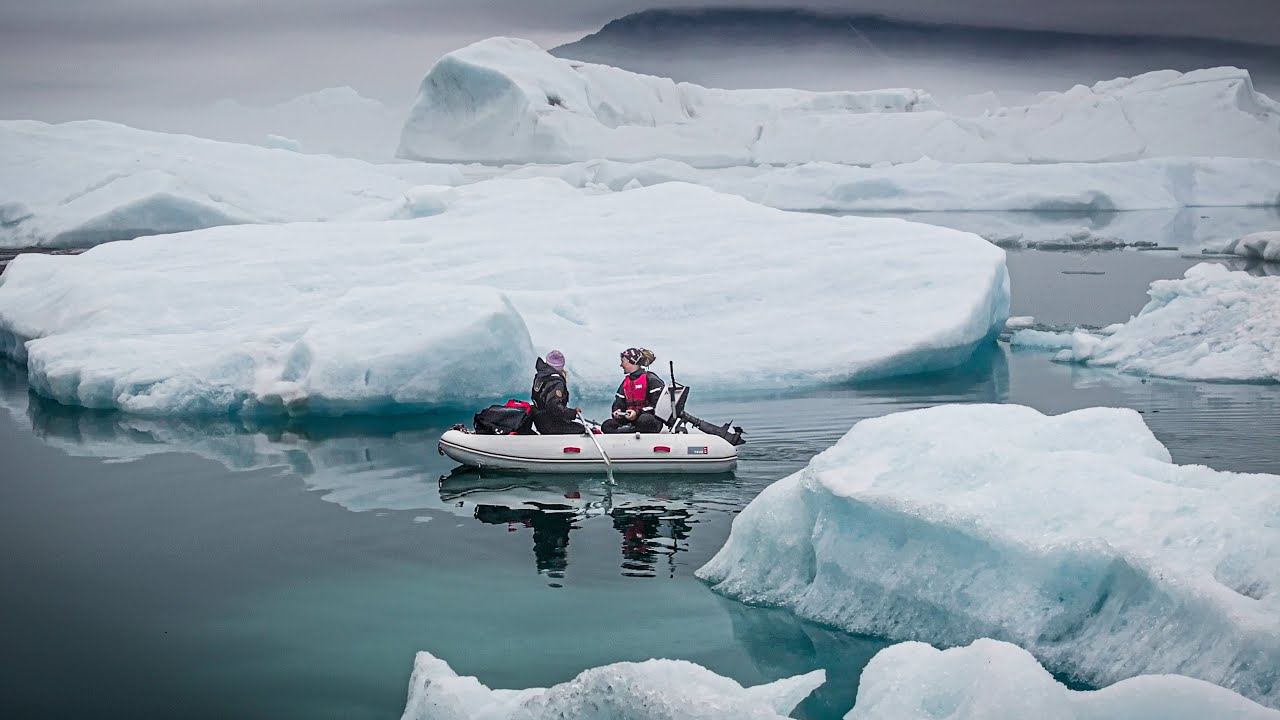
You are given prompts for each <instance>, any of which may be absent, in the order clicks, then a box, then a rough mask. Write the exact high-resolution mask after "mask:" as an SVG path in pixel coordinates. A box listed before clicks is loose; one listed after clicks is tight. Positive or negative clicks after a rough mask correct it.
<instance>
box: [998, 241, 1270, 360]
mask: <svg viewBox="0 0 1280 720" xmlns="http://www.w3.org/2000/svg"><path fill="white" fill-rule="evenodd" d="M1147 294H1148V295H1150V296H1151V300H1150V301H1149V302H1148V303H1147V304H1146V305H1145V306H1144V307H1143V308H1142V310H1141V311H1139V312H1138V314H1137V315H1135V316H1134V317H1132V318H1130V319H1129V321H1128V322H1125V323H1121V324H1119V326H1118V327H1116V328H1114V331H1113V332H1111V333H1110V334H1108V335H1105V336H1103V335H1101V334H1095V333H1089V332H1085V331H1081V330H1077V331H1075V332H1073V333H1071V334H1070V335H1069V336H1065V335H1061V334H1060V335H1058V336H1057V339H1056V340H1051V339H1048V338H1045V337H1039V336H1032V335H1029V334H1026V333H1028V332H1035V331H1025V330H1024V331H1019V333H1017V334H1015V335H1014V337H1013V340H1012V342H1013V343H1014V344H1015V345H1035V346H1039V347H1042V348H1053V347H1056V348H1061V352H1060V353H1058V354H1057V355H1055V356H1054V359H1055V360H1058V361H1061V362H1078V363H1085V364H1088V365H1094V366H1101V367H1114V368H1116V369H1118V370H1120V371H1122V372H1127V373H1134V374H1138V375H1154V376H1158V377H1167V378H1178V379H1183V380H1211V381H1218V382H1266V383H1273V382H1280V277H1274V276H1262V277H1255V276H1253V275H1250V274H1249V273H1248V272H1245V271H1240V270H1237V271H1232V270H1228V269H1227V268H1225V267H1223V266H1221V265H1218V264H1216V263H1200V264H1199V265H1196V266H1195V267H1192V268H1189V269H1188V270H1187V271H1186V273H1185V274H1184V275H1183V277H1182V278H1181V279H1175V280H1157V281H1155V282H1153V283H1151V288H1150V289H1149V290H1148V291H1147Z"/></svg>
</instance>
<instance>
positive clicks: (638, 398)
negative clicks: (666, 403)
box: [622, 371, 649, 412]
mask: <svg viewBox="0 0 1280 720" xmlns="http://www.w3.org/2000/svg"><path fill="white" fill-rule="evenodd" d="M622 394H623V397H624V398H625V399H626V402H627V409H628V410H632V409H634V410H636V411H637V412H638V411H639V410H640V408H643V407H645V406H647V405H648V404H649V373H648V371H645V372H642V373H640V377H638V378H635V379H634V380H633V379H631V376H630V375H628V376H626V377H624V378H622Z"/></svg>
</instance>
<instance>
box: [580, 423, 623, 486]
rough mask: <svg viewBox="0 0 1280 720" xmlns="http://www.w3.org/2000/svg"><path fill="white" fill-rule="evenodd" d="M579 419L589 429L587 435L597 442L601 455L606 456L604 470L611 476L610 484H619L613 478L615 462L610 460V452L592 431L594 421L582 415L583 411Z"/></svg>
mask: <svg viewBox="0 0 1280 720" xmlns="http://www.w3.org/2000/svg"><path fill="white" fill-rule="evenodd" d="M578 419H579V420H581V421H582V426H583V428H584V429H586V431H587V437H589V438H591V442H593V443H595V445H596V449H597V450H599V451H600V457H602V458H604V472H605V474H606V475H607V476H608V477H609V484H610V485H617V484H618V483H617V482H615V481H614V479H613V463H612V462H610V460H609V454H608V453H606V452H605V451H604V448H603V447H601V446H600V441H599V440H597V439H596V434H595V433H593V432H591V425H593V424H594V423H593V422H592V421H591V420H588V419H586V418H584V417H582V412H581V411H579V412H578Z"/></svg>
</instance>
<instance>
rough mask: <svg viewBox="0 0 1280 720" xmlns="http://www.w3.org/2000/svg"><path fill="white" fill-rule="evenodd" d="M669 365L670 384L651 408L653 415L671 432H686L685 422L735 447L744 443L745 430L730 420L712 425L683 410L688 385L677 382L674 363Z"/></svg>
mask: <svg viewBox="0 0 1280 720" xmlns="http://www.w3.org/2000/svg"><path fill="white" fill-rule="evenodd" d="M670 367H671V384H670V385H668V386H667V387H665V388H663V392H662V397H661V398H659V399H658V403H657V405H656V406H655V407H654V408H653V413H654V415H656V416H657V417H658V419H659V420H661V421H662V422H664V423H666V425H667V427H668V428H670V429H671V432H677V433H678V432H688V431H687V430H686V429H685V427H684V425H685V423H688V424H690V425H692V426H693V427H695V428H697V429H698V430H700V431H702V432H704V433H707V434H708V435H716V436H718V437H722V438H724V439H725V440H727V441H729V444H730V445H733V446H735V447H736V446H738V445H741V444H743V443H745V442H746V440H745V439H743V437H742V436H743V435H744V434H745V431H744V430H743V429H742V428H740V427H738V426H737V425H733V421H732V420H730V421H729V422H727V423H725V424H724V425H713V424H711V423H709V422H707V421H706V420H702V419H700V418H696V417H694V416H692V415H690V414H689V413H687V412H685V411H684V404H685V401H686V400H688V399H689V386H688V385H681V384H679V383H677V382H676V366H675V363H671V364H670ZM731 426H732V427H731Z"/></svg>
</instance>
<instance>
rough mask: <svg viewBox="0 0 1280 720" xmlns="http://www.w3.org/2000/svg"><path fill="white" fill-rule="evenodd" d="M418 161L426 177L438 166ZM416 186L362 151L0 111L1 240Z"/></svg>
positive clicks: (253, 218) (116, 232) (163, 223)
mask: <svg viewBox="0 0 1280 720" xmlns="http://www.w3.org/2000/svg"><path fill="white" fill-rule="evenodd" d="M417 172H418V174H419V177H418V180H419V182H425V180H423V179H422V177H423V176H425V175H426V174H428V173H432V172H433V171H432V169H431V168H430V167H426V168H421V169H419V170H418V171H417ZM454 172H456V171H454ZM442 179H444V178H442ZM409 186H410V185H409V183H408V182H407V181H406V180H403V179H401V178H398V177H396V176H395V175H393V174H390V173H388V172H387V171H385V170H382V169H380V168H379V166H375V165H371V164H369V163H366V162H363V161H360V160H342V159H336V158H332V157H329V156H324V155H303V154H300V153H297V152H291V151H288V150H280V149H275V150H272V149H267V148H261V147H256V146H252V145H236V144H233V143H224V142H217V141H213V140H204V139H201V138H195V137H191V136H188V135H170V134H165V133H158V132H150V131H146V130H136V129H134V128H130V127H126V126H124V125H116V124H114V123H107V122H99V121H82V122H70V123H62V124H58V125H50V124H48V123H42V122H36V121H26V120H18V121H4V122H0V187H3V188H4V189H5V193H6V197H5V198H3V205H0V247H23V246H49V247H86V246H90V245H97V244H99V243H103V242H108V241H112V240H122V239H130V238H134V237H137V236H139V235H154V234H158V233H174V232H181V231H184V230H195V229H200V228H207V227H215V226H219V225H235V224H241V223H273V222H291V221H304V220H326V219H331V218H334V217H337V216H340V215H342V214H343V213H346V212H351V211H355V210H357V209H360V208H364V207H366V206H368V205H370V204H375V203H379V202H386V201H389V200H392V199H394V198H397V197H400V196H401V195H402V194H403V193H404V191H405V190H406V189H407V188H408V187H409Z"/></svg>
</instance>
